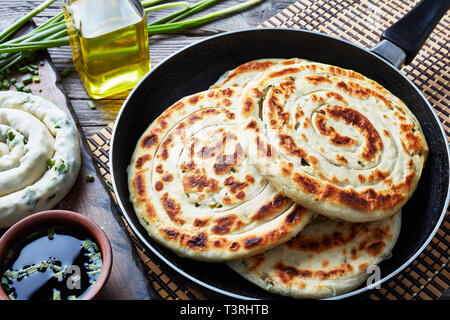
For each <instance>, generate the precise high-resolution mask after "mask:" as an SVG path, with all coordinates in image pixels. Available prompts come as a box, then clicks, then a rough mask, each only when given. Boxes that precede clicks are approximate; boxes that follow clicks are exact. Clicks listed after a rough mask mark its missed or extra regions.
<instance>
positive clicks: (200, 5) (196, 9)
mask: <svg viewBox="0 0 450 320" xmlns="http://www.w3.org/2000/svg"><path fill="white" fill-rule="evenodd" d="M217 1H221V0H208V1H203V2H202V3H198V4H196V5H194V6H193V7H192V8H191V9H190V10H188V11H187V12H185V13H182V14H180V15H179V16H177V17H174V18H172V19H170V20H169V21H167V22H169V23H170V22H177V21H180V20H181V19H184V18H186V17H187V16H190V15H192V14H194V13H197V12H199V11H201V10H203V9H205V8H207V7H209V6H212V5H213V4H214V3H216V2H217Z"/></svg>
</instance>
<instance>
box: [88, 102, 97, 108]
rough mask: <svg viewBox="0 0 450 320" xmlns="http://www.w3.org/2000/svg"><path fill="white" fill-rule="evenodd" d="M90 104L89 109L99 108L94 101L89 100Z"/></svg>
mask: <svg viewBox="0 0 450 320" xmlns="http://www.w3.org/2000/svg"><path fill="white" fill-rule="evenodd" d="M88 106H89V109H91V110H95V109H97V107H96V106H95V104H94V103H93V102H92V101H88Z"/></svg>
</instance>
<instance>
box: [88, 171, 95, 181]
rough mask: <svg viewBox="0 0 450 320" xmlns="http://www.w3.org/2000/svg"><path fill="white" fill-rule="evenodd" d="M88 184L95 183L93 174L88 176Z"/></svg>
mask: <svg viewBox="0 0 450 320" xmlns="http://www.w3.org/2000/svg"><path fill="white" fill-rule="evenodd" d="M86 182H94V175H92V174H91V173H89V174H87V175H86Z"/></svg>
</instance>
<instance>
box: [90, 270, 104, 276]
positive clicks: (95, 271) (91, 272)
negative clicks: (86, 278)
mask: <svg viewBox="0 0 450 320" xmlns="http://www.w3.org/2000/svg"><path fill="white" fill-rule="evenodd" d="M100 272H102V270H101V269H98V270H93V271H88V272H87V274H88V275H90V276H93V275H94V274H99V273H100Z"/></svg>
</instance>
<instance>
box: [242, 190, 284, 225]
mask: <svg viewBox="0 0 450 320" xmlns="http://www.w3.org/2000/svg"><path fill="white" fill-rule="evenodd" d="M289 202H291V200H290V199H289V198H287V197H285V196H283V195H281V194H277V195H276V196H275V197H274V198H273V199H272V200H270V201H269V202H267V203H265V204H264V205H262V206H261V207H260V208H259V209H258V211H256V213H255V214H253V215H252V216H251V217H250V219H251V220H264V219H265V218H266V217H267V216H270V215H272V214H273V213H274V212H276V211H278V210H280V209H281V208H282V207H283V206H285V205H286V204H288V203H289Z"/></svg>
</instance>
